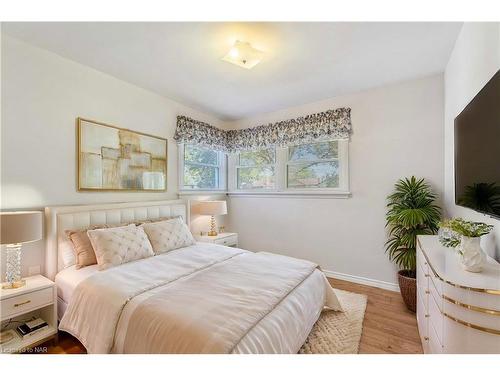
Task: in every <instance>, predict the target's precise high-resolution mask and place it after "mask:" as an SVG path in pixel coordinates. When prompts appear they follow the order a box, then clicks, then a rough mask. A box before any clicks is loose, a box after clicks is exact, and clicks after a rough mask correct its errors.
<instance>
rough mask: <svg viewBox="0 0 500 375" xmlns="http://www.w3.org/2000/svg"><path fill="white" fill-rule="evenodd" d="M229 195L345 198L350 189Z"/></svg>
mask: <svg viewBox="0 0 500 375" xmlns="http://www.w3.org/2000/svg"><path fill="white" fill-rule="evenodd" d="M227 195H228V196H229V197H242V198H244V197H258V198H316V199H347V198H351V192H350V191H307V190H300V191H230V192H227Z"/></svg>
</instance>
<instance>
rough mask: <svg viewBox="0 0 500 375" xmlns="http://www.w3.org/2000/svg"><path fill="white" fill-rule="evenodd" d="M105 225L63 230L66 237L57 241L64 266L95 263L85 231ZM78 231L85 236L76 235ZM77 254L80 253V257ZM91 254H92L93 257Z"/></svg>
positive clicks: (92, 250)
mask: <svg viewBox="0 0 500 375" xmlns="http://www.w3.org/2000/svg"><path fill="white" fill-rule="evenodd" d="M123 225H124V224H123ZM107 227H108V226H107V225H106V224H96V225H91V226H90V227H86V228H81V229H69V230H65V231H64V233H65V234H66V238H64V239H63V241H62V242H61V243H59V251H60V252H61V255H62V259H63V264H64V268H67V267H70V266H73V265H76V268H77V269H78V268H81V267H85V266H90V265H92V264H97V261H96V259H95V254H94V249H93V248H92V245H91V244H90V240H89V239H88V237H87V231H88V230H92V229H100V228H107ZM79 232H81V233H83V234H84V235H85V236H83V235H79V234H78V235H77V233H79ZM73 234H75V236H74V237H73V236H72V235H73ZM72 237H73V238H72ZM85 242H86V243H85ZM79 254H81V256H80V257H79ZM92 254H94V255H93V257H92ZM90 262H93V263H90ZM87 263H88V264H87Z"/></svg>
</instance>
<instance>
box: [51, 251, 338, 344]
mask: <svg viewBox="0 0 500 375" xmlns="http://www.w3.org/2000/svg"><path fill="white" fill-rule="evenodd" d="M323 306H328V307H330V308H333V309H337V310H339V309H341V306H340V304H339V302H338V300H337V298H336V296H335V294H334V292H333V290H332V289H331V287H330V285H329V284H328V281H327V280H326V277H325V276H324V275H323V274H322V273H321V272H320V271H318V270H317V267H316V265H315V264H314V263H311V262H308V261H304V260H299V259H295V258H290V257H285V256H280V255H275V254H269V253H252V252H248V251H244V250H240V249H234V248H229V247H224V246H219V245H211V244H203V245H201V244H200V245H195V246H190V247H187V248H182V249H178V250H174V251H172V252H170V253H168V254H165V255H159V256H155V257H151V258H147V259H143V260H140V261H136V262H131V263H127V264H124V265H122V266H119V267H115V268H111V269H109V270H106V271H102V272H99V273H97V274H95V275H93V276H91V277H89V278H87V279H86V280H84V281H83V282H81V283H80V284H79V285H78V286H77V288H76V290H75V292H74V293H73V296H72V298H71V300H70V302H69V305H68V308H67V310H66V313H65V314H64V316H63V318H62V320H61V323H60V327H59V328H60V329H61V330H64V331H67V332H69V333H71V334H72V335H74V336H75V337H77V338H78V339H79V340H80V341H81V342H82V344H83V345H84V346H85V347H86V348H87V350H88V352H89V353H109V352H118V353H252V352H277V353H289V352H294V351H295V352H296V351H297V350H298V348H300V345H301V344H302V343H303V341H304V340H305V338H306V337H307V334H308V333H309V331H310V329H311V328H312V325H313V324H314V322H315V320H316V319H317V318H318V317H319V313H320V311H321V308H322V307H323ZM283 329H286V330H288V331H289V332H288V333H287V334H283V332H282V331H283ZM267 336H272V337H267ZM270 342H271V343H272V344H271V345H269V343H270Z"/></svg>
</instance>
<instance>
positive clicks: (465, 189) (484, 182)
mask: <svg viewBox="0 0 500 375" xmlns="http://www.w3.org/2000/svg"><path fill="white" fill-rule="evenodd" d="M455 202H456V204H457V205H460V206H464V207H469V208H472V209H473V210H476V211H479V212H482V213H485V214H487V215H490V216H495V217H497V218H500V70H499V71H498V72H497V73H496V74H495V75H494V76H493V78H491V79H490V80H489V81H488V83H487V84H486V85H485V86H484V87H483V88H482V89H481V91H480V92H479V93H478V94H477V95H476V96H475V97H474V99H472V101H471V102H470V103H469V104H468V105H467V107H465V108H464V110H463V111H462V112H461V113H460V114H459V115H458V116H457V117H456V118H455Z"/></svg>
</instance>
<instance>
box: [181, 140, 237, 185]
mask: <svg viewBox="0 0 500 375" xmlns="http://www.w3.org/2000/svg"><path fill="white" fill-rule="evenodd" d="M192 146H195V147H199V148H205V149H207V150H211V149H210V147H205V146H198V145H192ZM177 149H178V150H177V152H178V154H177V161H178V163H177V164H178V165H177V168H178V173H177V175H178V177H179V180H178V186H179V194H202V193H205V192H209V193H211V192H218V193H220V192H226V191H227V189H226V186H227V184H226V181H227V178H226V176H227V155H226V153H225V152H222V151H216V152H217V154H218V168H219V176H218V177H219V180H218V186H217V188H215V189H206V188H204V189H200V188H189V187H185V186H184V149H185V144H184V143H182V144H179V145H178V146H177ZM211 151H215V150H211ZM210 166H212V165H210Z"/></svg>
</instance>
